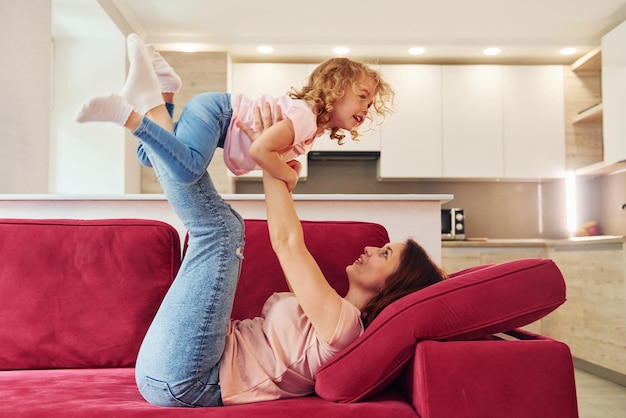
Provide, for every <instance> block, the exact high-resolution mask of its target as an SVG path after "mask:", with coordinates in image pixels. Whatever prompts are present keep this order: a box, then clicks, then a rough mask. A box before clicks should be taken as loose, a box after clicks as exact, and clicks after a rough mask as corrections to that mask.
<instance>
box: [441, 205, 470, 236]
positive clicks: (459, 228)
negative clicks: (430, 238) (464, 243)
mask: <svg viewBox="0 0 626 418" xmlns="http://www.w3.org/2000/svg"><path fill="white" fill-rule="evenodd" d="M441 239H442V240H463V239H465V211H464V210H463V209H460V208H451V209H441Z"/></svg>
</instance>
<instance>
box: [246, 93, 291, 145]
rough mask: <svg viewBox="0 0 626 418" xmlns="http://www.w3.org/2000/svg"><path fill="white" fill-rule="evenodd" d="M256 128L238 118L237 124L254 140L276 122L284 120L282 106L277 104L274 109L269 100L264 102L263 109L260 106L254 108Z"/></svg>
mask: <svg viewBox="0 0 626 418" xmlns="http://www.w3.org/2000/svg"><path fill="white" fill-rule="evenodd" d="M253 112H254V129H252V128H250V127H248V126H247V125H245V124H244V123H243V122H241V121H240V120H237V126H238V127H239V129H241V130H242V131H243V132H244V133H245V134H246V135H248V138H250V139H251V140H252V141H253V142H254V140H255V139H257V138H258V137H259V136H261V134H262V133H263V132H264V131H265V130H266V129H267V128H269V127H270V126H272V125H273V124H275V123H276V122H278V121H280V120H283V113H282V109H281V108H280V106H275V107H274V108H273V109H272V107H271V106H270V104H269V103H268V102H265V103H263V111H262V112H261V108H260V107H258V106H257V107H255V108H254V111H253Z"/></svg>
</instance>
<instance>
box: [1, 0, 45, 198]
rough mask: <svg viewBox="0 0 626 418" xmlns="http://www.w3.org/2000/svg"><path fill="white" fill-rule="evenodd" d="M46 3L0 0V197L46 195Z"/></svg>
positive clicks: (30, 0) (35, 0)
mask: <svg viewBox="0 0 626 418" xmlns="http://www.w3.org/2000/svg"><path fill="white" fill-rule="evenodd" d="M50 10H51V5H50V0H29V1H15V0H0V16H2V31H3V36H1V37H0V56H1V57H2V65H0V86H1V89H2V90H1V91H2V100H1V101H0V149H1V151H0V193H47V191H48V149H49V138H48V132H49V121H50V83H51V76H50V62H51V56H52V53H51V50H52V46H51V42H50Z"/></svg>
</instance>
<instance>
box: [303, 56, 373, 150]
mask: <svg viewBox="0 0 626 418" xmlns="http://www.w3.org/2000/svg"><path fill="white" fill-rule="evenodd" d="M315 67H317V64H309V65H307V75H308V74H311V73H312V72H313V70H314V69H315ZM374 67H375V68H376V69H379V68H378V67H376V66H374ZM344 134H345V135H346V137H345V138H344V139H343V142H342V144H341V145H339V143H338V142H337V141H336V140H334V139H330V136H329V135H328V134H327V133H325V134H323V135H321V136H320V137H318V138H317V139H315V142H314V143H313V148H312V149H311V150H312V151H380V126H375V125H372V124H370V123H369V122H368V121H365V122H364V123H363V125H361V128H360V129H359V137H358V138H357V140H356V141H355V140H352V137H351V136H350V132H344Z"/></svg>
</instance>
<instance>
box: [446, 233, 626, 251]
mask: <svg viewBox="0 0 626 418" xmlns="http://www.w3.org/2000/svg"><path fill="white" fill-rule="evenodd" d="M623 242H624V237H623V236H619V235H596V236H589V237H574V238H565V239H541V238H537V239H533V238H509V239H506V238H494V239H490V238H469V239H467V240H456V241H447V240H446V241H442V242H441V246H442V247H443V248H489V247H492V248H515V247H541V248H546V247H556V246H558V247H562V246H578V245H594V244H597V245H600V244H620V243H623Z"/></svg>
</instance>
